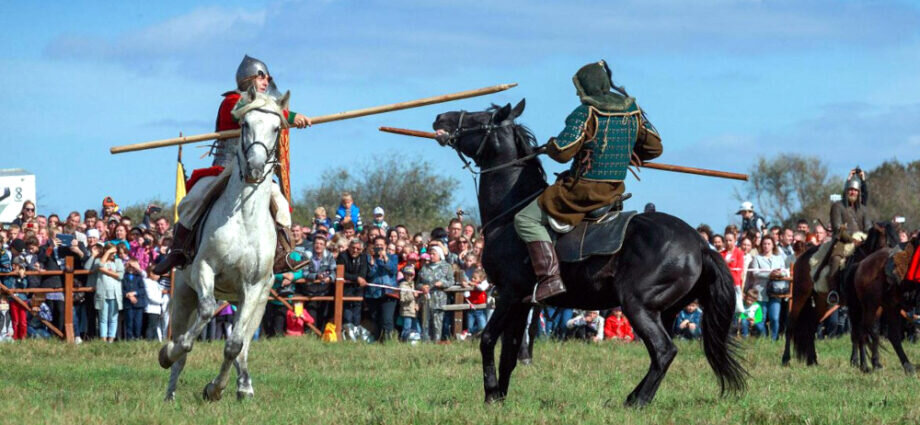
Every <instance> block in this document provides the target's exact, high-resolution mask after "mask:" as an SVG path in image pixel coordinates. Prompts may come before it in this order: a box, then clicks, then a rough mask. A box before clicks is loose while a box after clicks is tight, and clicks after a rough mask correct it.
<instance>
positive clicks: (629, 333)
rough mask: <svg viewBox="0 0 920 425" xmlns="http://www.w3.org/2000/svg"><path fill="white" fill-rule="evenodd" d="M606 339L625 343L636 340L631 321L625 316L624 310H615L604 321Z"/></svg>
mask: <svg viewBox="0 0 920 425" xmlns="http://www.w3.org/2000/svg"><path fill="white" fill-rule="evenodd" d="M604 339H621V340H623V341H632V340H634V339H636V336H635V335H633V330H632V326H630V325H629V320H626V316H624V315H623V309H621V308H619V307H617V308H615V309H613V312H612V313H610V316H607V319H606V320H604Z"/></svg>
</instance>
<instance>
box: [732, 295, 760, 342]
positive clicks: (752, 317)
mask: <svg viewBox="0 0 920 425" xmlns="http://www.w3.org/2000/svg"><path fill="white" fill-rule="evenodd" d="M758 295H759V294H758V293H757V290H756V289H754V288H751V289H748V291H747V293H746V294H744V311H742V312H741V313H739V314H738V327H739V328H740V329H741V336H742V337H745V338H747V336H748V335H750V334H751V333H753V334H754V336H758V335H764V334H766V331H767V328H766V327H765V326H764V317H763V308H761V307H760V303H758V302H757V297H758Z"/></svg>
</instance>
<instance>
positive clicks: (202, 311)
mask: <svg viewBox="0 0 920 425" xmlns="http://www.w3.org/2000/svg"><path fill="white" fill-rule="evenodd" d="M182 274H183V275H184V276H183V277H182V278H183V280H186V281H187V282H188V283H189V284H190V285H189V286H190V287H191V288H192V290H194V291H195V293H196V294H197V295H198V306H197V310H196V312H197V314H196V315H195V316H194V321H193V322H192V324H191V326H189V328H188V330H187V331H186V332H184V333H181V334H179V335H177V336H174V337H173V340H172V341H169V342H168V343H167V344H166V346H165V347H164V349H163V350H161V353H160V358H161V360H160V365H161V366H164V367H166V365H171V364H172V363H173V362H175V361H176V360H177V359H178V358H179V356H181V355H183V354H186V353H188V352H190V351H192V346H193V345H194V344H195V338H198V335H200V334H201V331H203V330H204V328H205V327H206V326H207V325H208V322H210V321H211V318H212V317H213V316H214V310H217V300H215V299H214V271H213V270H212V269H211V267H210V266H209V265H208V264H207V263H206V262H203V261H202V262H197V263H195V264H193V265H192V266H191V267H189V268H188V270H186V271H184V272H183V273H182ZM192 276H194V277H192ZM164 350H165V354H166V359H167V360H168V361H166V362H164V361H163V360H162V359H163V351H164ZM164 363H165V365H164Z"/></svg>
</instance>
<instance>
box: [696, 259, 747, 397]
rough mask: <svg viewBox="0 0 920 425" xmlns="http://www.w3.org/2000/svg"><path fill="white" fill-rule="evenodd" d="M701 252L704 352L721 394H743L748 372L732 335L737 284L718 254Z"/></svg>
mask: <svg viewBox="0 0 920 425" xmlns="http://www.w3.org/2000/svg"><path fill="white" fill-rule="evenodd" d="M701 251H702V254H703V272H702V274H701V275H700V279H699V280H698V281H697V283H696V287H695V289H696V291H697V292H698V294H699V300H700V304H701V305H702V307H703V326H702V327H703V329H702V330H703V351H704V352H705V353H706V360H707V361H708V362H709V366H711V367H712V370H713V372H715V374H716V377H718V379H719V388H720V390H721V394H722V395H723V396H724V395H726V394H728V393H741V392H744V390H745V387H746V383H745V379H746V378H747V375H748V373H747V371H745V370H744V367H743V366H742V365H741V363H740V362H739V361H738V353H737V351H738V344H737V342H735V339H734V338H732V336H731V335H730V332H731V325H732V320H733V319H734V318H733V316H734V314H735V303H736V300H735V283H734V280H733V279H732V275H731V272H730V271H729V270H728V266H727V265H726V264H725V260H724V259H723V258H722V256H721V255H719V253H717V252H716V251H715V250H712V249H710V248H709V247H708V246H705V247H703V248H702V250H701Z"/></svg>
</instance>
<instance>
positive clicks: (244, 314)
mask: <svg viewBox="0 0 920 425" xmlns="http://www.w3.org/2000/svg"><path fill="white" fill-rule="evenodd" d="M271 284H272V277H271V275H269V276H268V277H265V278H263V279H262V280H261V282H259V283H257V284H254V285H244V288H245V289H244V291H245V292H244V294H243V300H242V301H241V302H240V306H239V310H238V311H237V314H236V322H235V324H234V326H233V332H232V333H231V334H230V337H229V338H227V343H226V344H225V345H224V361H223V363H221V365H220V371H219V372H218V373H217V376H216V377H215V378H214V379H213V380H212V381H211V382H209V383H208V385H207V386H205V388H204V392H203V393H202V396H203V397H204V399H205V400H209V401H217V400H220V399H221V397H222V394H223V391H224V389H225V388H227V382H228V381H229V380H230V367H231V366H233V365H234V364H235V365H236V366H237V368H238V372H239V379H238V381H237V386H238V389H237V398H239V399H244V398H249V397H252V396H253V394H254V392H253V390H252V382H251V381H250V379H249V365H248V362H247V356H246V355H245V354H246V353H247V352H248V351H249V343H250V341H252V336H253V334H255V331H256V328H257V327H258V324H259V322H260V321H261V319H262V315H263V313H265V302H266V301H268V294H269V291H270V289H271Z"/></svg>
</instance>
